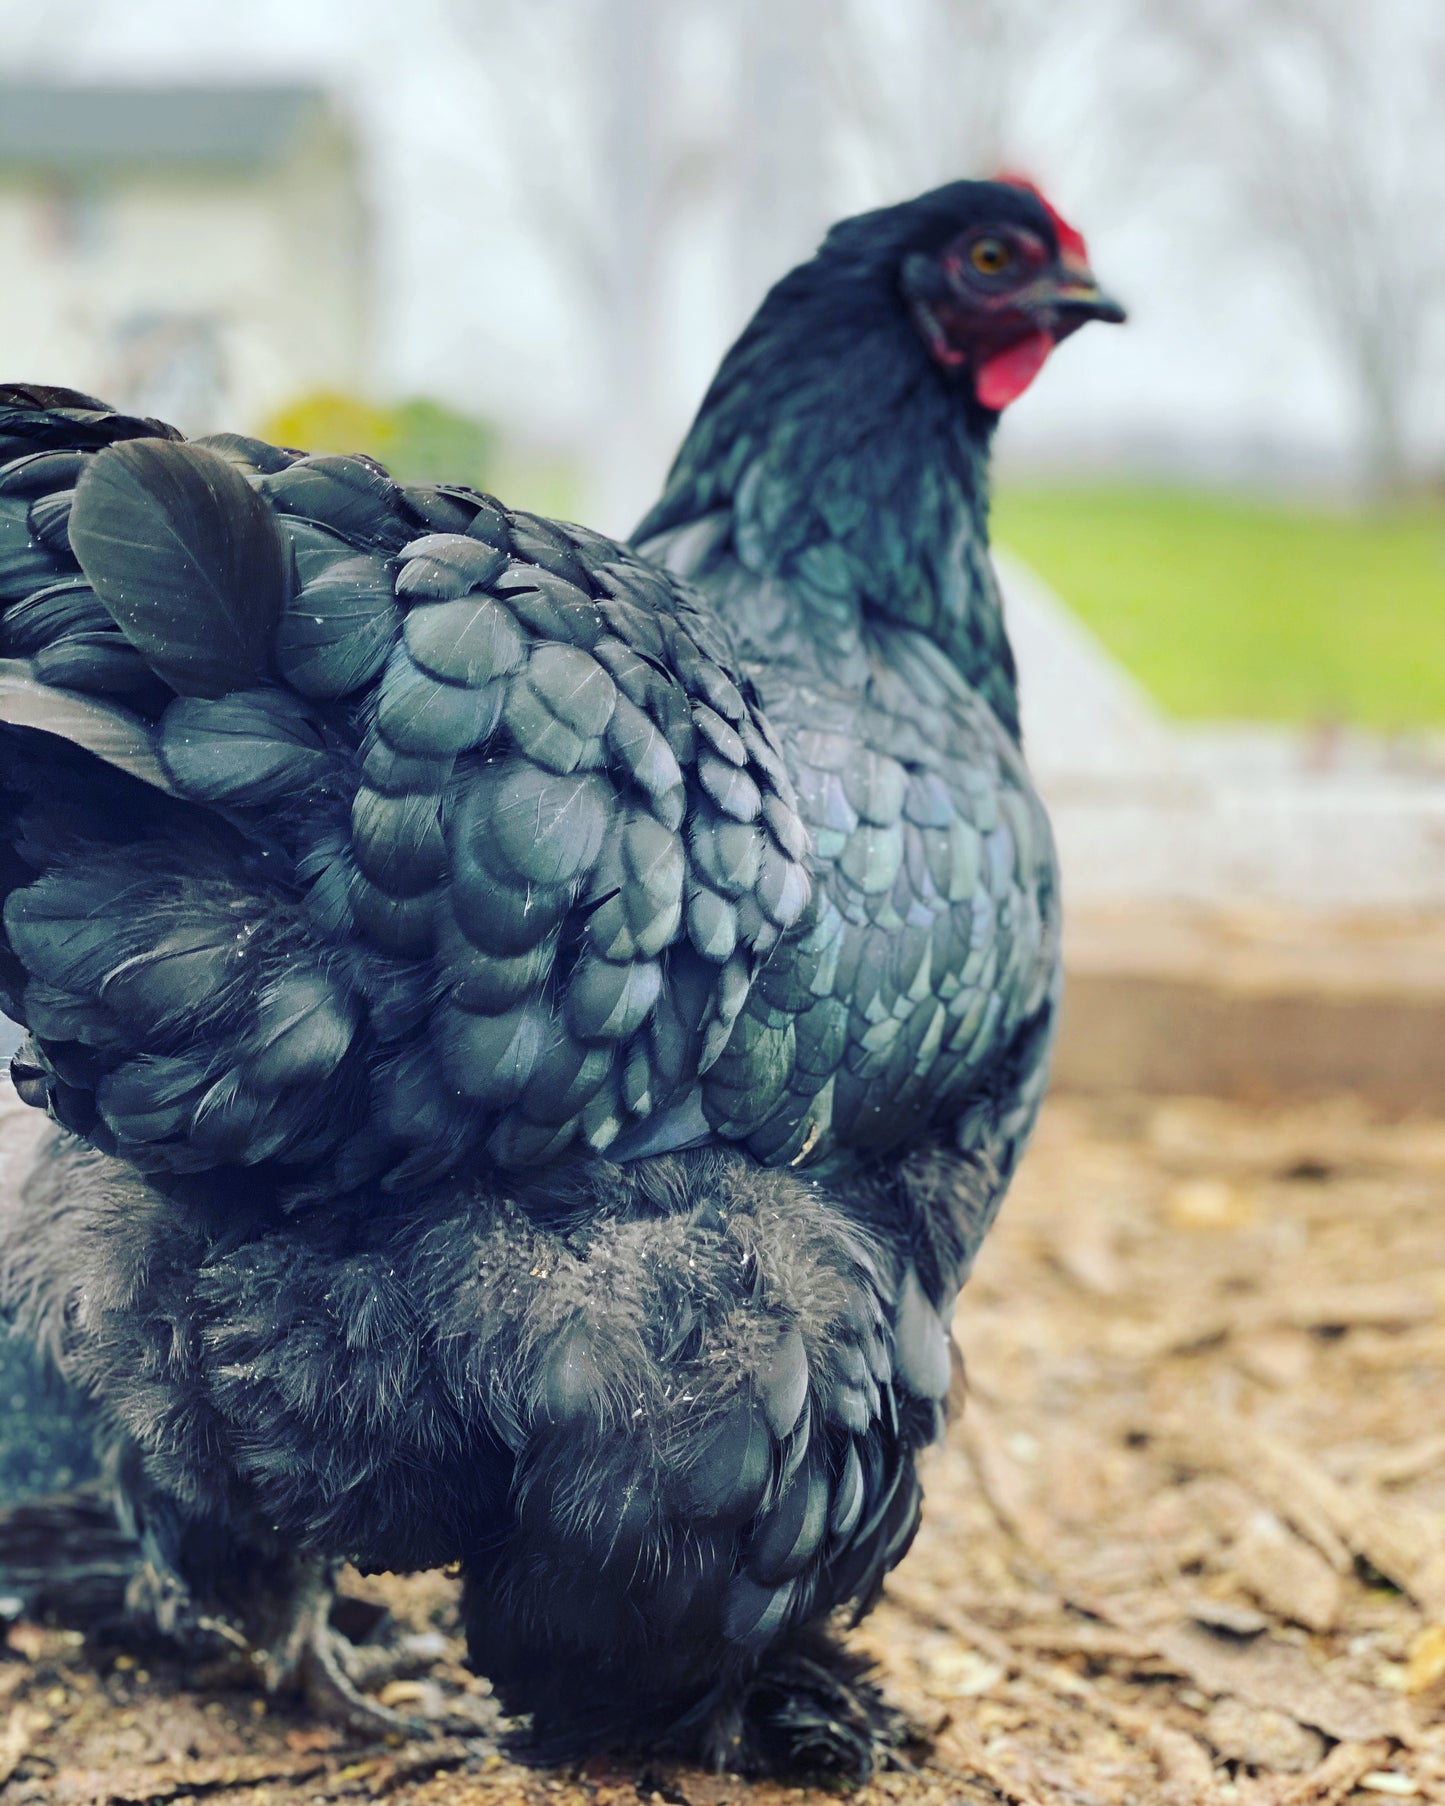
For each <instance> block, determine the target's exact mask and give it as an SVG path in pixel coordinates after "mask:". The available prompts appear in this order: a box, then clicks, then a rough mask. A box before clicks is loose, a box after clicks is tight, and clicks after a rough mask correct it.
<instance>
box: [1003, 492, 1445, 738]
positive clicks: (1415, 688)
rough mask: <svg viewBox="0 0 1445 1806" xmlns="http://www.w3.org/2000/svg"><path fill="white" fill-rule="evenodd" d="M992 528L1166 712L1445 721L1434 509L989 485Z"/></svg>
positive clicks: (1440, 560) (1440, 539)
mask: <svg viewBox="0 0 1445 1806" xmlns="http://www.w3.org/2000/svg"><path fill="white" fill-rule="evenodd" d="M993 521H994V526H993V533H994V538H995V539H996V540H997V542H998V543H999V544H1000V545H1002V546H1006V547H1008V548H1009V549H1010V550H1012V551H1014V552H1016V553H1017V554H1018V555H1019V556H1020V557H1022V558H1024V559H1026V560H1027V561H1028V563H1029V564H1031V565H1032V566H1033V567H1034V569H1035V570H1037V571H1038V572H1039V574H1040V575H1041V576H1042V577H1044V578H1045V579H1046V580H1047V581H1048V582H1049V583H1050V584H1051V585H1052V586H1053V587H1054V588H1055V589H1056V590H1057V591H1058V592H1059V594H1060V595H1061V596H1062V597H1063V598H1064V599H1065V600H1066V601H1067V602H1068V603H1069V604H1070V605H1071V606H1072V607H1073V608H1074V609H1075V610H1076V611H1077V612H1078V614H1079V615H1080V616H1081V617H1082V618H1083V619H1084V620H1085V621H1086V622H1087V623H1088V625H1089V626H1090V627H1092V628H1093V630H1094V631H1095V632H1096V633H1097V634H1098V636H1099V638H1100V639H1101V640H1103V642H1104V644H1105V645H1106V646H1108V647H1110V648H1111V650H1112V651H1113V652H1114V653H1116V654H1117V656H1118V657H1119V658H1120V659H1121V660H1122V661H1123V663H1124V664H1125V665H1126V666H1127V667H1128V668H1129V670H1131V671H1132V672H1133V673H1134V675H1135V676H1136V677H1138V678H1139V679H1140V681H1141V682H1142V683H1143V684H1144V685H1145V686H1146V687H1147V688H1148V689H1149V690H1150V691H1151V692H1152V693H1153V695H1154V696H1155V697H1156V698H1157V699H1158V701H1159V702H1160V703H1161V704H1162V705H1163V706H1164V707H1165V708H1166V709H1167V710H1169V711H1170V712H1171V713H1173V714H1175V715H1181V716H1193V717H1195V718H1233V719H1236V720H1238V719H1254V720H1259V721H1290V722H1304V723H1313V722H1320V721H1350V722H1358V723H1361V724H1364V725H1366V726H1370V727H1376V728H1404V727H1411V726H1422V725H1430V726H1437V727H1438V726H1442V725H1445V505H1441V504H1435V505H1433V506H1431V505H1429V504H1426V503H1418V504H1410V505H1401V506H1400V507H1398V508H1394V509H1390V510H1383V509H1382V510H1379V511H1376V512H1374V513H1352V512H1347V511H1344V510H1330V509H1328V508H1324V507H1306V506H1295V505H1289V504H1284V503H1278V502H1273V501H1270V502H1258V503H1255V502H1251V501H1247V500H1243V499H1234V498H1231V497H1228V496H1221V495H1217V494H1213V493H1198V492H1189V491H1180V490H1170V489H1148V488H1126V487H1122V486H1109V487H1105V486H1102V485H1101V486H1099V487H1090V488H1079V489H1074V488H1068V489H1062V488H1061V489H1045V488H1031V489H1011V488H1002V489H1001V490H1000V493H999V494H998V496H997V498H996V500H995V504H994V515H993Z"/></svg>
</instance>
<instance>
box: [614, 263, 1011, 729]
mask: <svg viewBox="0 0 1445 1806" xmlns="http://www.w3.org/2000/svg"><path fill="white" fill-rule="evenodd" d="M821 262H822V259H819V260H815V262H814V264H811V265H804V266H803V267H802V269H800V270H795V271H794V272H793V274H792V275H791V276H789V277H785V278H784V280H783V282H781V283H780V284H779V285H778V287H777V288H776V289H774V291H773V293H772V294H771V295H770V296H769V297H768V300H767V301H766V302H765V303H764V305H763V307H762V309H761V310H760V312H759V314H758V316H757V318H756V319H755V320H754V321H753V323H752V325H751V326H750V327H749V328H748V329H747V331H746V332H745V333H744V334H743V336H742V338H741V339H740V340H739V341H738V343H737V344H736V345H735V346H734V347H733V349H732V351H731V352H730V353H729V354H728V356H727V358H726V360H725V361H724V363H723V365H722V368H721V369H720V370H719V372H718V375H717V378H716V379H715V381H714V383H713V385H712V388H711V390H710V391H709V392H708V395H707V397H706V398H705V400H704V402H703V405H702V407H701V409H700V410H699V413H698V416H697V419H696V420H695V421H694V423H693V426H692V429H691V431H690V432H689V434H688V436H687V439H686V440H685V441H684V443H683V446H682V450H681V451H680V452H679V454H678V457H677V461H676V463H675V464H674V465H673V468H672V471H671V474H670V476H669V478H668V484H667V488H666V490H665V491H664V493H663V495H662V498H661V499H660V501H659V502H658V503H657V505H656V506H655V507H654V508H653V510H652V511H651V513H650V514H649V515H648V516H647V518H646V519H645V520H644V521H643V522H642V524H641V526H640V527H639V528H638V531H637V535H636V537H637V539H638V540H639V541H647V540H649V539H652V538H654V537H655V536H657V535H659V534H662V533H666V532H668V531H670V530H672V529H676V528H679V527H682V526H685V525H687V524H688V523H690V522H692V521H695V520H698V519H700V518H701V517H702V516H704V515H716V514H718V513H720V512H722V511H725V510H726V511H729V512H730V514H731V528H732V532H731V542H732V550H733V553H734V556H735V557H736V559H737V561H738V562H739V563H740V564H741V565H742V566H743V567H744V569H745V570H746V571H747V572H748V573H749V574H750V575H751V576H753V577H755V578H756V579H757V580H758V584H757V586H756V587H757V588H759V589H765V590H766V592H767V607H766V610H765V611H763V612H760V613H759V614H758V616H757V619H756V620H750V619H748V618H747V616H748V614H749V594H750V587H749V586H748V585H746V584H730V585H729V586H728V591H729V595H728V602H727V608H728V613H729V618H730V624H731V625H733V626H734V627H735V629H737V630H738V631H739V632H740V634H741V635H742V637H743V638H744V639H757V638H759V637H761V636H760V635H759V634H758V633H757V631H756V629H757V628H758V627H759V626H761V625H762V623H763V622H766V627H765V628H764V632H765V633H766V635H767V638H768V639H772V638H774V636H775V635H776V632H777V618H778V605H779V600H780V596H779V591H780V590H781V591H783V592H785V595H784V597H783V602H784V606H785V608H786V610H787V613H788V614H789V615H790V616H791V622H790V626H791V628H792V629H793V633H792V634H791V635H789V636H788V637H791V638H795V637H796V635H797V634H798V632H801V633H802V635H803V636H804V637H805V638H806V639H810V640H811V641H812V642H813V644H814V646H815V648H816V651H817V654H818V656H819V659H820V662H822V663H824V664H832V665H836V664H838V663H839V662H840V661H842V660H844V659H848V658H850V657H852V656H855V655H856V652H857V649H858V648H859V647H860V646H871V647H872V648H873V649H874V650H875V651H877V650H879V649H881V650H882V651H883V653H884V656H886V644H887V640H888V637H889V632H890V629H891V630H897V629H908V630H912V631H914V632H919V633H924V634H927V635H928V636H929V637H930V638H931V639H933V640H935V641H936V642H937V643H938V644H939V645H940V646H941V647H942V648H943V650H944V651H945V652H947V653H948V655H949V657H950V658H951V659H952V660H953V662H954V663H955V665H957V667H958V668H959V670H960V671H961V673H962V674H963V676H964V677H965V678H966V679H967V680H968V681H969V682H970V683H971V684H972V685H973V686H974V687H975V688H977V689H978V690H980V691H981V692H982V693H983V694H984V695H985V697H986V698H987V700H988V701H989V702H990V703H991V704H992V706H993V708H994V711H995V713H996V714H998V715H999V717H1000V719H1001V720H1003V721H1004V723H1005V724H1006V725H1007V726H1008V727H1009V728H1010V730H1012V731H1015V732H1016V731H1017V699H1016V693H1015V685H1014V667H1013V659H1012V655H1011V653H1010V651H1009V646H1008V640H1007V637H1006V635H1005V632H1004V626H1003V618H1002V612H1001V609H1000V605H999V597H998V589H997V585H996V583H995V580H994V576H993V570H992V566H991V564H990V562H989V557H988V450H989V439H990V436H991V434H992V430H993V427H994V425H995V424H996V420H997V416H996V415H994V414H992V413H989V412H987V411H985V410H983V409H981V408H979V407H978V406H977V405H976V404H975V403H974V402H973V400H972V397H971V394H970V392H969V391H968V389H967V388H966V386H965V384H964V382H960V381H959V380H958V379H956V378H950V377H949V376H947V375H945V374H944V373H942V372H940V371H939V370H938V369H937V367H936V366H935V365H934V364H933V363H932V361H931V360H930V359H929V357H928V356H927V353H926V352H925V350H924V348H923V346H922V344H921V342H920V340H919V339H918V337H917V334H916V333H915V332H914V329H913V327H912V325H911V323H910V322H909V321H908V319H907V318H906V316H905V314H904V312H903V309H902V307H901V305H900V303H899V302H898V300H897V298H896V296H895V295H894V294H893V293H892V292H888V291H883V292H880V293H877V294H875V295H872V296H867V295H866V294H865V296H864V298H863V303H862V304H860V301H859V296H858V295H857V293H856V292H855V293H854V294H853V295H852V296H851V297H850V299H851V300H852V302H853V305H852V307H851V309H850V310H848V311H847V312H842V311H841V310H839V308H838V306H837V299H838V291H837V287H836V285H833V286H832V291H831V293H830V292H829V287H830V285H829V284H828V282H827V280H826V277H827V272H826V271H822V272H820V271H819V268H818V266H819V264H820V263H821ZM820 274H821V276H822V278H823V280H822V281H819V280H818V278H819V276H820ZM810 279H811V281H810ZM810 289H811V290H812V292H810ZM869 302H871V305H869V304H868V303H869ZM965 380H966V379H965ZM698 575H699V577H700V578H701V579H702V580H703V581H704V583H706V572H705V570H704V571H699V573H698ZM734 611H737V612H739V613H740V614H741V615H742V617H743V618H740V619H735V620H734V619H732V616H733V614H734ZM754 650H756V651H757V652H759V653H765V652H766V650H767V647H766V644H759V645H756V646H755V648H754Z"/></svg>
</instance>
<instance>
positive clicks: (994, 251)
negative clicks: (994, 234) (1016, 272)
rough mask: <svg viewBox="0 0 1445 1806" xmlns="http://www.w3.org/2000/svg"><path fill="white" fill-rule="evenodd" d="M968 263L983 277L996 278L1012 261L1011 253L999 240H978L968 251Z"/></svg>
mask: <svg viewBox="0 0 1445 1806" xmlns="http://www.w3.org/2000/svg"><path fill="white" fill-rule="evenodd" d="M968 256H969V261H970V262H971V263H972V265H973V267H974V268H975V269H976V270H979V271H981V272H982V274H983V275H985V276H997V275H998V273H999V271H1000V270H1006V269H1007V268H1008V266H1009V264H1010V263H1012V261H1013V252H1012V251H1010V250H1009V248H1008V246H1007V245H1006V244H1005V243H1004V242H1003V240H1002V239H1001V238H980V239H978V240H976V241H975V243H974V245H973V247H972V249H971V250H970V251H969V254H968Z"/></svg>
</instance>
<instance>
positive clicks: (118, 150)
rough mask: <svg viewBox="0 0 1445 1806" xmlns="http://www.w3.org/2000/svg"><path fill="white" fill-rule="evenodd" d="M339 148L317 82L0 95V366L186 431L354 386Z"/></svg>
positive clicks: (362, 276) (353, 321) (253, 419)
mask: <svg viewBox="0 0 1445 1806" xmlns="http://www.w3.org/2000/svg"><path fill="white" fill-rule="evenodd" d="M367 237H368V234H367V220H366V209H365V206H364V202H363V196H362V189H361V182H360V175H359V168H358V157H357V150H356V145H355V142H354V139H353V136H352V134H351V131H350V129H349V128H348V126H347V124H346V122H345V121H344V120H343V119H342V118H341V117H340V116H339V115H338V114H337V112H336V111H335V109H334V108H333V106H332V105H331V103H330V102H329V100H328V99H327V97H326V96H325V95H324V94H323V93H322V92H321V91H320V90H319V89H313V88H301V87H283V86H235V87H229V86H228V87H221V86H206V87H189V86H173V87H143V86H88V85H87V86H79V85H55V86H48V85H45V84H40V83H34V82H30V83H26V84H25V85H24V86H19V85H14V86H0V270H3V271H4V273H5V274H4V279H3V281H0V370H3V374H4V378H5V379H7V380H19V379H23V380H26V381H35V382H48V383H59V384H64V385H67V386H69V387H72V388H80V389H85V390H88V391H90V392H92V393H95V394H98V395H101V396H103V397H104V398H105V399H106V400H108V401H112V402H115V403H118V404H121V405H123V406H125V407H128V408H131V409H134V410H136V411H139V412H143V413H148V414H157V415H160V416H162V417H163V418H166V419H170V420H173V421H174V422H175V423H176V424H177V425H179V426H181V427H183V428H185V429H187V430H188V431H191V432H206V431H212V430H215V429H217V428H222V427H226V428H241V429H244V428H246V427H247V426H254V425H257V424H259V422H260V421H261V420H262V419H264V417H265V416H266V414H267V413H268V412H269V411H270V410H271V409H273V408H274V407H276V406H277V405H278V404H279V403H282V402H284V401H286V400H288V399H290V398H292V397H294V396H295V395H296V394H297V393H298V392H299V391H302V390H305V389H310V388H314V387H319V386H326V387H336V388H341V389H355V388H357V387H359V386H360V385H361V383H362V381H363V374H364V371H363V358H364V353H365V349H366V345H365V341H366V330H367V305H366V295H367V286H368V275H369V271H368V258H367Z"/></svg>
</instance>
